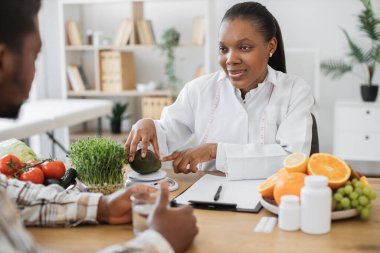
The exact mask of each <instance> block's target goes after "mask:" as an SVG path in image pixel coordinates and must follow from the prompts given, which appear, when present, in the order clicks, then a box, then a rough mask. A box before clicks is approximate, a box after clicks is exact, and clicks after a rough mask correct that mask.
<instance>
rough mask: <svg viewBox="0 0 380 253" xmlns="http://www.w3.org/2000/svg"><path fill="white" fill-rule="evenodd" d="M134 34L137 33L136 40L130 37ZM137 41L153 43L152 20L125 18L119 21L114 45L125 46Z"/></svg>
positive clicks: (145, 43) (147, 43) (146, 43)
mask: <svg viewBox="0 0 380 253" xmlns="http://www.w3.org/2000/svg"><path fill="white" fill-rule="evenodd" d="M134 34H137V37H138V39H137V40H136V38H134V39H133V38H132V37H133V35H134ZM137 42H138V43H139V44H144V45H154V44H155V39H154V33H153V27H152V21H151V20H146V19H137V20H135V21H133V20H130V19H125V20H123V21H121V23H120V25H119V29H118V31H117V33H116V36H115V39H114V43H113V44H114V45H115V46H125V45H127V44H136V43H137Z"/></svg>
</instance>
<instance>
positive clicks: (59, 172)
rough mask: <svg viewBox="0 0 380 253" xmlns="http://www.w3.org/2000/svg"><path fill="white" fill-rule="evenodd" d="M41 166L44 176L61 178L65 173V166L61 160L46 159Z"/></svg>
mask: <svg viewBox="0 0 380 253" xmlns="http://www.w3.org/2000/svg"><path fill="white" fill-rule="evenodd" d="M41 166H42V171H43V173H44V175H45V178H55V179H58V180H59V179H61V178H62V177H63V176H64V175H65V171H66V167H65V164H64V163H63V162H61V161H46V162H44V163H43V164H41Z"/></svg>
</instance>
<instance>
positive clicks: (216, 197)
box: [214, 185, 222, 201]
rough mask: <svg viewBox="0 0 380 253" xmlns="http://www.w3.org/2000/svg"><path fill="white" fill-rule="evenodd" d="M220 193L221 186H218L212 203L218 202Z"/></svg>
mask: <svg viewBox="0 0 380 253" xmlns="http://www.w3.org/2000/svg"><path fill="white" fill-rule="evenodd" d="M221 191H222V185H220V186H219V187H218V190H217V191H216V193H215V196H214V201H218V200H219V198H220V192H221Z"/></svg>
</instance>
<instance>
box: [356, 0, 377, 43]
mask: <svg viewBox="0 0 380 253" xmlns="http://www.w3.org/2000/svg"><path fill="white" fill-rule="evenodd" d="M362 3H363V5H364V10H363V11H362V12H361V13H360V14H359V15H358V19H359V29H360V30H361V31H362V32H364V33H365V34H366V35H368V37H369V38H371V39H372V40H380V31H379V29H378V28H377V25H378V24H380V20H379V19H377V18H376V17H375V15H374V13H373V9H372V4H371V1H370V0H362Z"/></svg>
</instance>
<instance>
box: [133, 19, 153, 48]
mask: <svg viewBox="0 0 380 253" xmlns="http://www.w3.org/2000/svg"><path fill="white" fill-rule="evenodd" d="M136 27H137V33H138V38H139V41H140V44H144V45H154V44H155V39H154V32H153V26H152V21H151V20H147V19H140V20H137V21H136Z"/></svg>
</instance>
